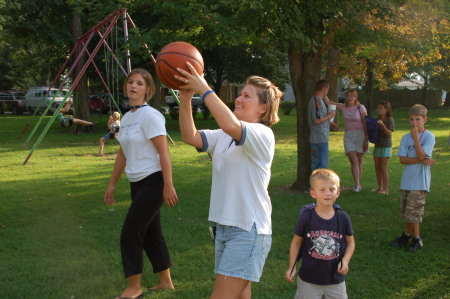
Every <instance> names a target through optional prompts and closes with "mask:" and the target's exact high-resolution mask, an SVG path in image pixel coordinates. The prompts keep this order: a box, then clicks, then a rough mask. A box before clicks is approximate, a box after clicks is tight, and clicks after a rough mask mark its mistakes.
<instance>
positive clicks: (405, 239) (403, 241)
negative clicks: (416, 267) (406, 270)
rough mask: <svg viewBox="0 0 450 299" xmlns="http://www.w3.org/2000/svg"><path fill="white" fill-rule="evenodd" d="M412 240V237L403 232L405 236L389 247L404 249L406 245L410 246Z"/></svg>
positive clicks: (392, 242)
mask: <svg viewBox="0 0 450 299" xmlns="http://www.w3.org/2000/svg"><path fill="white" fill-rule="evenodd" d="M411 238H412V235H409V236H408V235H407V234H406V233H405V232H403V234H402V235H401V236H400V237H398V238H397V239H395V240H394V241H391V243H389V245H390V246H392V247H396V248H401V247H404V246H405V245H406V244H408V241H409V240H411Z"/></svg>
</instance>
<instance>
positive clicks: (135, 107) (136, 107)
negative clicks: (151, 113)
mask: <svg viewBox="0 0 450 299" xmlns="http://www.w3.org/2000/svg"><path fill="white" fill-rule="evenodd" d="M145 106H148V105H147V104H142V105H137V106H130V110H132V109H138V108H141V107H145Z"/></svg>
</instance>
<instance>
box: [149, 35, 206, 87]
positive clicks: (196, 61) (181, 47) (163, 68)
mask: <svg viewBox="0 0 450 299" xmlns="http://www.w3.org/2000/svg"><path fill="white" fill-rule="evenodd" d="M186 61H188V62H189V63H190V64H192V66H193V67H194V68H195V70H196V71H197V73H198V74H199V75H201V74H203V67H204V65H203V57H202V55H201V54H200V52H199V51H198V50H197V48H195V47H194V46H193V45H191V44H189V43H186V42H173V43H170V44H168V45H166V46H165V47H164V48H162V49H161V51H160V52H159V54H158V57H156V74H157V76H158V78H159V80H160V81H161V82H162V83H163V84H164V85H166V86H167V87H169V88H172V89H179V87H180V86H182V85H185V82H183V81H180V80H177V79H175V77H174V75H179V76H182V75H181V74H180V73H179V72H178V71H177V68H180V69H183V70H185V71H187V72H190V71H189V69H188V67H187V65H186Z"/></svg>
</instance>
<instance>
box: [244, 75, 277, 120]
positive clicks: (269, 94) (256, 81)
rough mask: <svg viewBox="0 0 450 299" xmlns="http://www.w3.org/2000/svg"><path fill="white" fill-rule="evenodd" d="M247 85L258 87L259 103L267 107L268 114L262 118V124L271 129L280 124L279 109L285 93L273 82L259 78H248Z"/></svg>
mask: <svg viewBox="0 0 450 299" xmlns="http://www.w3.org/2000/svg"><path fill="white" fill-rule="evenodd" d="M246 84H251V85H253V86H255V87H257V94H258V99H259V102H260V103H261V104H266V105H267V109H266V112H265V113H264V114H263V115H262V116H261V123H262V124H263V125H266V126H268V127H270V126H272V125H274V124H276V123H277V122H279V121H280V118H279V117H278V107H279V106H280V100H281V97H282V96H283V92H281V91H280V90H279V89H278V87H276V86H275V85H274V84H273V83H272V82H270V81H269V80H267V79H266V78H263V77H259V76H250V77H248V79H247V81H246Z"/></svg>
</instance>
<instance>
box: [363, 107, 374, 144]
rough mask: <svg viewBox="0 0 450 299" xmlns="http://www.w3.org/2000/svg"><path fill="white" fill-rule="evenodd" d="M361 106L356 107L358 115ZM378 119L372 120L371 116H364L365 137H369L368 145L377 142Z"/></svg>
mask: <svg viewBox="0 0 450 299" xmlns="http://www.w3.org/2000/svg"><path fill="white" fill-rule="evenodd" d="M360 107H361V105H359V106H358V110H359V114H360V115H361V116H362V114H361V109H360ZM377 121H378V119H376V118H373V117H371V116H368V115H366V128H367V136H368V137H369V142H370V143H376V142H377V141H378V124H377Z"/></svg>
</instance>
